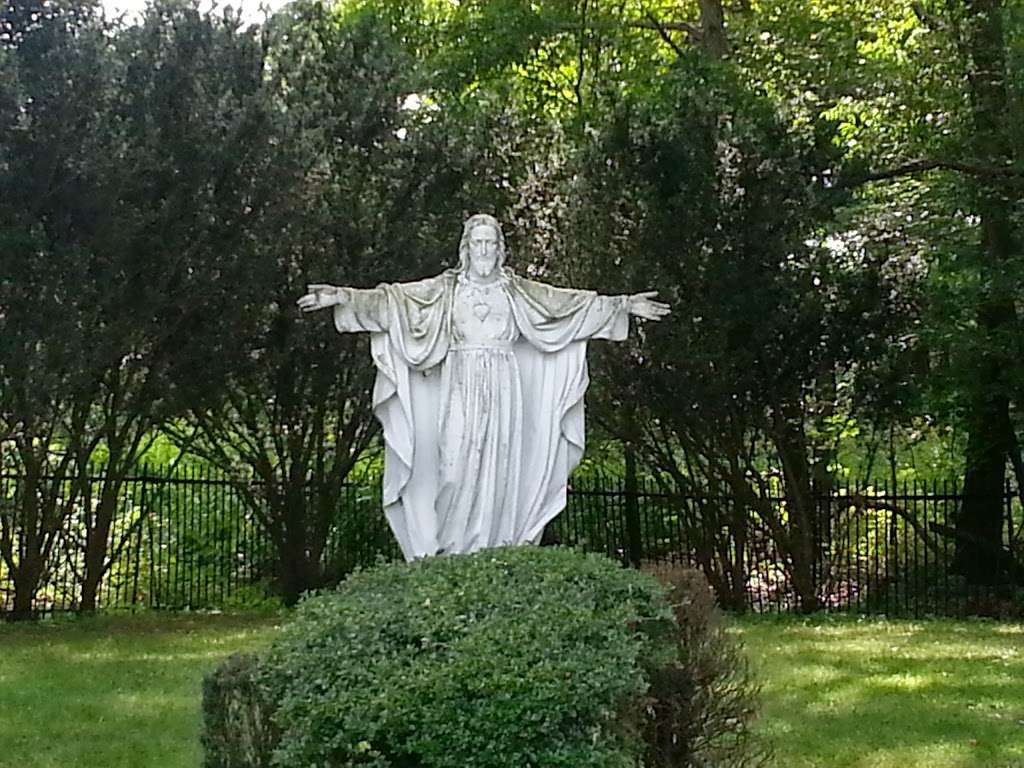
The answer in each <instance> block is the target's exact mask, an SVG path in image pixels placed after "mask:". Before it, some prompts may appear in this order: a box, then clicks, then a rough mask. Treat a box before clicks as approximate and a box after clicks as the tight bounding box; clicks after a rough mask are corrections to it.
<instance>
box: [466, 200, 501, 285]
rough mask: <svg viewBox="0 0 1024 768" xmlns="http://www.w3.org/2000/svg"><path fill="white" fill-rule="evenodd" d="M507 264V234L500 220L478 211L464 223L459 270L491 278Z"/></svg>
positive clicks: (479, 276)
mask: <svg viewBox="0 0 1024 768" xmlns="http://www.w3.org/2000/svg"><path fill="white" fill-rule="evenodd" d="M504 264H505V235H504V234H503V233H502V231H501V224H499V223H498V220H497V219H496V218H494V217H493V216H491V215H490V214H487V213H477V214H474V215H473V216H470V217H469V218H468V219H466V223H465V224H463V225H462V240H461V241H460V242H459V271H460V272H463V273H473V274H474V276H475V277H478V278H489V277H491V275H493V274H494V273H495V272H500V271H501V268H502V267H503V266H504Z"/></svg>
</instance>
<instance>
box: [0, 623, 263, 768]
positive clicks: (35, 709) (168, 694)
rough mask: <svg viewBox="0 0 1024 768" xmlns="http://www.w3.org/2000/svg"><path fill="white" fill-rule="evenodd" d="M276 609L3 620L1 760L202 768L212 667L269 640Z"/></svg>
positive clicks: (10, 765)
mask: <svg viewBox="0 0 1024 768" xmlns="http://www.w3.org/2000/svg"><path fill="white" fill-rule="evenodd" d="M277 623H278V622H277V621H276V620H275V619H274V618H273V617H239V616H210V615H191V616H189V615H181V616H173V615H160V614H148V615H142V616H134V617H130V616H122V617H101V618H95V619H90V620H84V621H75V622H52V623H44V624H40V625H37V626H3V625H0V766H3V767H4V768H58V766H59V767H60V768H121V767H123V768H150V767H151V768H179V767H180V768H185V767H186V766H187V767H188V768H198V766H200V765H201V761H202V757H201V749H200V746H199V737H198V734H199V726H200V711H199V703H200V685H201V682H202V677H203V675H204V674H205V673H206V672H207V671H209V670H211V669H213V668H214V667H215V666H216V665H217V664H218V663H219V662H220V661H221V660H222V659H224V658H225V657H227V656H229V655H231V654H232V653H235V652H238V651H247V650H254V649H257V648H260V647H263V646H265V645H267V644H268V643H269V642H270V641H271V639H272V638H273V636H274V634H275V625H276V624H277Z"/></svg>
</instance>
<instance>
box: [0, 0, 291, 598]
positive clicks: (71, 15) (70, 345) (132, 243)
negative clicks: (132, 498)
mask: <svg viewBox="0 0 1024 768" xmlns="http://www.w3.org/2000/svg"><path fill="white" fill-rule="evenodd" d="M8 24H9V29H10V30H11V31H10V33H9V39H10V41H11V47H10V54H9V55H10V56H11V58H12V59H13V60H14V61H15V62H16V64H17V70H16V71H17V74H18V78H17V81H16V85H15V86H14V89H13V90H12V96H11V97H10V98H8V99H6V100H5V104H6V105H7V106H8V108H9V112H8V117H7V120H8V121H9V124H12V125H13V127H14V128H15V130H13V131H11V132H9V133H7V134H5V135H8V136H10V142H11V143H10V144H8V145H7V146H6V147H5V148H4V150H5V158H7V162H5V164H4V179H3V183H4V185H5V186H7V187H8V188H13V187H14V186H15V185H18V186H19V187H20V188H21V189H22V190H23V192H24V194H20V195H17V196H14V197H11V198H8V197H7V196H6V195H5V199H11V200H12V201H13V204H12V205H11V206H10V207H9V208H7V210H6V211H5V218H6V219H7V220H8V221H10V222H11V227H10V229H9V230H8V231H9V232H10V233H12V234H11V235H10V236H11V237H14V238H16V239H17V240H18V242H20V243H22V247H20V248H17V249H13V250H12V251H9V252H8V253H9V254H10V257H11V258H12V260H13V263H12V265H11V266H12V270H11V271H10V274H14V275H17V276H18V279H17V280H16V281H12V282H11V283H10V284H8V286H7V287H8V288H9V289H10V292H11V293H10V298H9V299H7V301H5V304H6V305H7V306H9V307H11V310H10V311H9V312H6V313H5V315H6V316H5V323H6V324H7V325H8V327H9V328H10V330H11V331H12V332H13V336H12V338H13V339H14V340H15V343H18V344H20V350H12V351H11V354H10V356H6V355H5V358H6V359H5V365H6V366H8V371H9V373H8V374H7V375H8V377H9V380H10V381H12V383H13V385H14V386H13V387H12V388H11V390H10V395H9V397H10V399H9V401H8V402H11V403H12V406H11V409H12V410H11V413H12V414H13V417H12V418H13V420H19V423H20V424H21V425H22V428H21V432H20V434H21V437H20V439H19V440H16V444H17V443H20V445H21V446H22V449H21V450H20V451H19V461H20V464H21V468H22V469H23V471H24V472H25V474H26V477H27V478H29V484H28V485H26V486H25V487H24V489H23V492H22V495H21V498H22V501H23V510H24V511H23V514H22V523H21V524H20V525H19V526H18V528H19V530H18V532H17V536H19V537H20V538H21V539H22V544H21V545H20V548H21V550H22V551H24V552H30V553H32V557H30V558H22V561H21V562H22V564H21V565H20V566H19V567H21V568H24V567H26V565H27V564H28V563H29V562H33V561H37V564H36V565H35V566H33V567H34V572H35V573H39V572H40V568H45V564H46V560H45V556H46V554H47V551H48V548H49V549H52V546H53V541H54V540H55V539H56V537H57V536H58V535H64V536H66V537H67V538H68V541H66V542H65V545H68V544H70V543H71V541H72V540H74V539H77V540H78V542H77V543H78V545H79V546H80V547H81V553H80V554H81V559H80V562H75V561H72V562H73V564H75V565H76V567H78V566H80V568H81V571H80V573H78V574H77V575H78V578H79V579H80V585H81V596H80V607H81V609H82V610H85V611H89V610H93V609H94V608H95V607H96V599H97V590H98V587H99V584H100V582H101V581H102V579H103V577H104V575H105V574H106V572H107V570H108V569H109V567H110V565H111V563H112V561H113V560H114V559H116V555H117V554H118V553H119V551H120V549H121V548H122V547H123V546H124V545H125V542H126V541H127V537H128V536H129V535H130V534H131V533H132V532H133V531H134V529H135V526H137V525H139V524H141V520H140V519H134V520H129V521H127V524H126V525H124V526H120V525H119V526H115V520H116V519H117V518H118V517H119V516H121V515H124V514H125V513H126V510H125V509H124V506H123V504H122V503H121V499H120V495H121V488H122V486H123V482H124V478H125V477H126V475H127V474H128V473H129V472H130V471H131V470H132V469H133V468H134V467H135V466H136V464H137V461H138V457H139V456H140V455H141V454H142V453H143V452H144V451H145V447H146V444H147V441H148V440H149V439H151V437H152V435H153V432H154V429H155V428H156V427H158V426H159V425H160V424H161V423H162V422H163V421H164V420H165V419H167V418H169V417H171V416H173V415H174V414H176V413H178V412H180V409H181V408H182V407H183V405H182V403H183V402H184V398H187V397H192V396H194V395H195V392H196V391H197V389H198V388H199V387H201V386H202V385H208V384H210V383H211V382H215V381H216V377H215V376H210V377H204V376H202V375H196V374H195V371H196V370H197V369H199V370H202V367H203V365H204V363H205V362H208V361H209V358H208V357H206V356H205V353H204V350H206V349H208V348H209V346H210V344H209V343H208V342H209V340H210V339H211V338H216V337H218V336H219V335H220V334H224V333H225V332H226V331H228V330H229V329H230V327H231V326H230V323H229V322H228V318H225V316H224V313H223V312H222V308H223V307H224V306H225V305H226V304H227V301H226V298H227V297H228V296H230V293H231V288H232V285H233V284H234V283H235V282H236V280H237V279H238V278H239V277H240V276H241V275H243V274H245V272H246V270H247V268H248V263H247V253H248V252H249V251H250V242H251V236H250V235H251V228H250V227H249V226H248V223H249V221H250V220H251V219H250V217H251V216H253V215H258V214H259V212H260V210H261V207H262V205H263V204H264V202H265V200H266V199H267V198H266V196H265V195H264V194H263V193H262V192H261V189H260V187H259V184H261V183H262V184H264V187H263V190H266V189H269V188H273V180H272V179H263V177H262V176H261V173H260V170H261V168H262V165H263V162H264V160H265V159H266V158H267V157H268V156H269V154H270V153H269V150H270V146H269V145H268V144H267V143H266V142H265V141H261V140H260V132H261V128H262V122H263V120H264V119H265V114H266V113H265V110H262V107H261V103H260V101H259V98H260V94H261V91H260V89H261V80H262V66H263V61H262V50H261V47H260V45H259V41H258V40H257V39H256V38H255V37H253V36H252V35H251V34H248V33H246V32H245V31H243V30H241V29H240V24H239V21H238V19H237V18H236V17H233V16H231V15H230V14H228V15H225V16H224V17H222V18H219V19H218V18H214V17H211V16H203V15H201V14H199V12H198V11H197V10H196V9H195V8H194V7H192V6H189V5H187V4H179V3H162V4H159V5H155V6H151V7H150V9H149V10H148V11H147V14H146V16H145V18H144V20H143V21H142V23H141V24H140V25H139V26H137V27H131V28H126V29H119V28H116V27H114V26H112V25H110V24H109V23H107V22H105V21H103V20H102V19H100V18H98V17H96V16H95V15H93V14H92V13H90V12H88V11H87V10H80V9H74V8H71V7H69V8H64V7H62V6H59V5H51V4H47V5H46V6H45V8H40V9H37V10H36V11H34V12H30V13H28V14H27V15H26V16H24V17H22V16H18V15H17V13H15V14H14V15H12V16H11V17H10V19H9V22H8ZM19 24H21V25H22V26H18V25H19ZM55 63H59V64H60V65H61V68H62V69H63V77H60V78H54V71H55V70H54V65H55ZM214 263H215V264H216V266H215V267H214V268H213V269H211V268H210V266H211V264H214ZM211 272H213V273H214V274H215V275H216V277H217V278H218V279H211ZM40 298H42V303H41V302H40ZM47 304H49V306H47ZM40 309H44V310H46V311H45V312H44V313H42V314H40V313H39V310H40ZM18 352H20V355H19V354H18ZM40 353H45V354H44V355H41V354H40ZM31 366H38V367H39V369H41V370H40V373H41V374H42V375H41V376H36V375H35V372H34V371H33V369H32V368H31ZM186 373H187V376H186ZM205 373H207V374H212V373H213V371H210V370H207V371H205ZM40 385H42V386H40ZM27 393H35V394H27ZM31 397H35V398H40V397H41V398H45V399H44V400H43V401H42V402H43V404H44V406H45V407H43V408H39V407H35V406H34V405H33V404H32V401H31V400H30V399H29V398H31ZM29 426H31V428H28V427H29ZM91 462H99V463H98V465H97V466H98V467H99V468H100V471H101V473H102V476H101V481H100V488H99V491H98V498H95V499H94V498H92V494H91V493H90V492H89V490H88V489H87V488H86V487H85V485H84V483H85V482H86V480H85V477H86V471H87V469H88V467H89V465H90V463H91ZM33 478H44V479H45V478H50V479H48V480H47V482H48V483H50V486H49V487H50V490H48V491H47V494H46V495H45V497H47V498H49V499H50V501H48V502H47V506H48V508H49V510H50V511H49V512H45V513H42V512H38V513H37V512H35V511H34V507H36V506H37V505H38V502H39V499H40V498H43V497H41V496H40V493H41V492H40V490H38V489H33V487H32V485H33V484H35V483H37V480H36V479H33ZM69 482H70V483H71V488H72V489H73V490H72V491H71V492H70V493H71V495H70V496H67V497H65V494H67V493H69V492H68V491H66V490H65V485H67V484H68V483H69ZM76 502H79V503H80V509H78V510H75V511H74V515H73V520H71V521H70V524H69V525H68V527H67V530H66V531H64V532H61V529H62V528H63V527H64V524H65V521H68V518H69V517H71V516H72V510H74V509H75V507H74V505H75V503H76ZM58 510H59V511H58ZM35 518H39V519H40V520H45V524H44V525H43V526H42V528H40V526H38V525H35V524H34V523H32V520H33V519H35ZM33 526H34V528H33ZM34 529H35V530H36V531H37V532H36V533H33V532H32V531H33V530H34ZM39 531H43V532H42V533H40V532H39ZM34 540H39V541H41V542H42V545H41V546H38V545H35V544H31V542H32V541H34ZM8 541H10V538H9V539H8ZM9 548H10V547H8V549H9ZM37 581H38V580H37ZM31 591H32V590H31V588H30V587H26V592H25V598H24V600H25V601H26V602H25V603H24V605H25V606H27V605H30V602H31V595H30V594H29V593H30V592H31Z"/></svg>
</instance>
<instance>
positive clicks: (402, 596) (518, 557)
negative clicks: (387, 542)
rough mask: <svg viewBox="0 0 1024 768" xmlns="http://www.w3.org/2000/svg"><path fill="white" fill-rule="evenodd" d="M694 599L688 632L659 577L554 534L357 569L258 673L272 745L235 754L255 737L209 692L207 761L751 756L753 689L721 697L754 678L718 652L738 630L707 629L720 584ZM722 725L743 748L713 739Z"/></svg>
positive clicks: (307, 764) (416, 765)
mask: <svg viewBox="0 0 1024 768" xmlns="http://www.w3.org/2000/svg"><path fill="white" fill-rule="evenodd" d="M702 589H703V593H704V595H707V585H706V584H703V586H702ZM676 593H677V596H678V594H679V590H678V589H677V590H676ZM682 598H685V599H684V600H683V602H687V601H688V602H687V607H686V608H685V609H680V610H681V612H678V613H679V615H681V616H683V619H684V624H683V632H682V634H680V625H679V624H678V623H677V622H678V619H677V618H676V613H677V612H674V611H673V609H672V606H671V605H670V603H669V601H668V600H667V599H666V592H665V589H664V588H663V587H662V586H660V585H659V584H658V583H657V581H656V580H655V579H653V578H651V577H650V576H648V575H646V574H642V573H639V572H636V571H631V570H626V569H623V568H621V567H620V566H619V565H618V564H617V563H615V562H614V561H611V560H608V559H607V558H604V557H600V556H596V555H589V556H588V555H582V554H579V553H577V552H573V551H570V550H561V549H556V548H533V547H522V548H513V549H499V550H488V551H485V552H481V553H477V554H475V555H469V556H453V557H437V558H427V559H424V560H420V561H417V562H415V563H411V564H405V563H395V564H388V565H383V566H379V567H377V568H375V569H373V570H369V571H364V572H360V573H357V574H355V575H354V576H352V578H350V579H349V580H348V581H347V582H345V583H344V584H343V585H342V586H341V587H340V588H339V589H338V590H337V591H336V592H333V593H328V594H321V595H318V596H314V597H311V598H309V599H307V600H306V601H304V602H303V603H302V605H301V606H300V608H299V610H298V614H297V618H296V621H295V622H294V623H293V624H292V625H291V626H290V627H289V628H288V629H287V630H286V632H285V634H284V636H283V637H282V639H281V640H280V641H279V642H278V643H277V644H276V645H275V646H274V648H272V649H271V650H270V651H269V652H268V653H267V654H266V655H265V656H264V657H263V658H261V659H260V661H259V664H258V674H257V677H258V680H259V685H258V690H254V689H253V688H251V687H250V688H248V695H250V696H252V697H253V698H254V701H255V704H254V705H253V707H251V708H250V709H247V710H244V709H243V710H239V711H243V712H244V713H246V717H248V714H249V713H255V712H264V713H265V709H264V708H265V706H266V705H265V703H266V702H273V705H274V711H273V713H272V715H271V718H272V721H273V728H268V727H262V728H257V729H255V732H258V733H261V734H264V733H274V735H275V738H276V743H275V745H274V749H273V755H272V760H271V761H270V762H269V763H268V762H266V761H264V762H260V761H259V760H257V759H252V760H250V762H248V763H246V762H238V761H237V758H238V756H239V755H241V754H242V753H243V752H244V750H243V749H241V748H239V747H238V745H239V744H240V743H243V742H246V739H245V738H244V737H243V736H241V735H231V734H224V733H223V731H224V729H228V730H231V729H233V728H237V727H239V726H237V725H235V724H233V723H232V722H231V718H229V717H225V716H224V714H223V713H222V712H217V711H215V709H216V707H215V706H214V707H212V708H211V707H210V706H208V707H207V708H206V711H205V713H206V722H207V736H206V738H205V740H204V743H205V744H206V746H207V766H208V767H209V768H214V766H217V768H241V766H246V767H247V768H256V767H257V766H259V767H260V768H262V766H265V765H268V764H270V765H273V766H277V767H278V768H311V766H325V767H326V766H375V767H377V768H428V767H429V768H513V767H514V768H523V766H542V767H543V768H558V767H562V766H564V768H585V767H586V766H592V767H593V768H598V767H600V768H613V767H615V768H617V767H619V766H621V767H622V768H625V767H626V766H631V767H632V766H636V765H638V764H644V765H648V766H652V767H653V766H669V765H672V766H687V765H693V766H697V765H706V764H708V762H707V761H706V760H705V758H706V757H708V756H717V755H719V754H735V755H737V756H739V757H741V758H744V755H741V754H740V752H741V750H738V749H737V748H736V747H737V746H738V745H741V742H743V743H744V744H745V740H744V739H742V738H740V737H741V736H743V735H744V734H745V729H746V723H747V722H748V720H749V716H750V709H749V707H747V706H746V704H745V703H746V701H747V700H748V698H742V697H741V698H742V700H743V702H744V707H743V708H737V707H735V706H734V704H735V702H734V701H733V700H732V699H730V700H729V704H727V705H726V706H725V707H724V708H723V711H724V710H728V711H729V713H730V715H729V717H730V718H731V719H729V721H728V722H727V723H726V722H725V721H724V720H723V718H722V717H720V716H719V713H718V711H717V709H716V708H721V707H719V704H718V702H715V701H711V699H713V698H714V696H715V695H716V693H724V692H727V691H729V690H730V688H729V687H728V686H729V685H731V684H732V683H733V682H735V683H741V682H742V683H744V684H745V677H743V675H740V676H738V677H732V678H730V677H729V676H728V675H729V674H731V673H732V669H729V670H725V671H726V673H727V674H726V675H725V677H723V674H722V672H723V670H722V669H721V668H720V667H719V666H718V665H717V664H716V663H714V662H712V661H711V660H710V658H709V657H710V656H711V655H713V654H714V653H715V652H718V651H724V650H726V646H727V645H728V642H727V640H726V638H725V637H724V635H723V634H721V633H716V632H710V634H709V629H710V628H711V627H712V625H713V620H712V619H711V618H710V614H711V613H713V605H712V602H711V600H710V598H701V597H694V598H692V599H691V598H690V596H688V595H682ZM680 604H682V603H680ZM698 612H704V613H707V614H708V615H699V616H698V615H697V614H698ZM683 641H685V643H684V642H683ZM687 644H690V646H691V647H688V645H687ZM728 659H729V661H728V662H724V663H731V662H734V661H736V656H735V653H734V652H733V654H732V655H731V656H728ZM251 679H252V678H250V677H245V676H242V677H241V678H240V679H239V680H238V683H239V685H244V686H248V685H249V683H250V681H251ZM724 679H727V680H728V682H727V683H726V684H724V685H723V684H722V680H724ZM221 682H222V684H229V678H228V677H226V676H224V675H223V674H222V676H221ZM737 690H739V689H737ZM744 692H746V691H745V689H744ZM237 698H238V697H237V696H236V697H235V699H237ZM230 700H232V697H230V696H228V695H226V694H225V693H224V692H221V693H220V694H218V695H217V696H216V697H210V701H211V702H217V701H219V702H226V701H230ZM246 717H242V718H239V721H240V722H245V721H246ZM248 727H249V730H250V731H253V730H254V729H253V728H252V727H251V725H250V726H248ZM716 728H717V729H722V734H723V736H724V738H725V741H727V742H729V747H730V749H731V750H732V752H730V751H729V750H728V749H727V750H721V749H717V745H718V742H719V741H721V739H719V734H718V733H717V732H715V730H714V729H716ZM716 749H717V751H716ZM744 754H746V753H744ZM265 757H266V756H265V755H264V756H263V758H264V759H265ZM744 759H745V758H744ZM232 760H235V762H232ZM641 760H643V761H644V762H643V763H640V761H641ZM668 760H671V761H672V762H667V761H668ZM715 764H716V765H729V763H727V762H717V763H715ZM734 764H736V765H741V764H743V763H742V762H736V763H734Z"/></svg>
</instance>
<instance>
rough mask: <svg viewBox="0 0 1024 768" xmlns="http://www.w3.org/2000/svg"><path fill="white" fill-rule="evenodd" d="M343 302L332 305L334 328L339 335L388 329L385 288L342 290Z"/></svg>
mask: <svg viewBox="0 0 1024 768" xmlns="http://www.w3.org/2000/svg"><path fill="white" fill-rule="evenodd" d="M341 290H342V291H344V292H345V297H344V301H343V302H342V303H341V304H335V305H334V327H335V328H336V329H337V330H338V332H339V333H356V332H358V331H385V330H387V327H388V295H387V289H386V287H385V286H378V287H377V288H368V289H366V288H342V289H341Z"/></svg>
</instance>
